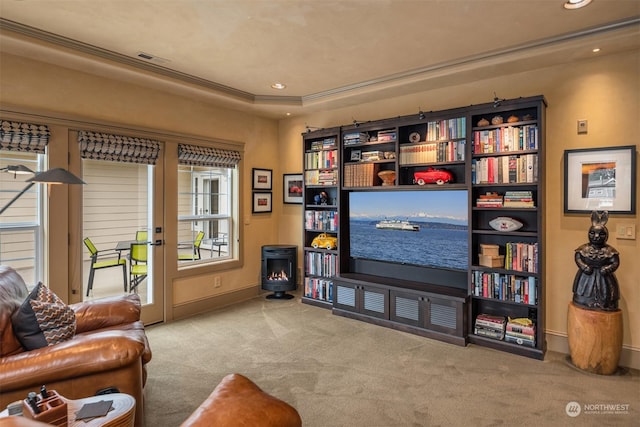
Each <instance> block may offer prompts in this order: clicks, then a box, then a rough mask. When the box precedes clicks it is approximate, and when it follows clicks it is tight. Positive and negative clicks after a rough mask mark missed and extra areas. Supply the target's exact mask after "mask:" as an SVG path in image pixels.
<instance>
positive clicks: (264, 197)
mask: <svg viewBox="0 0 640 427" xmlns="http://www.w3.org/2000/svg"><path fill="white" fill-rule="evenodd" d="M272 195H273V194H272V193H271V192H270V191H268V192H264V191H254V192H253V203H252V208H251V212H253V213H267V212H271V207H272Z"/></svg>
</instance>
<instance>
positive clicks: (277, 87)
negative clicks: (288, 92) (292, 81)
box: [271, 83, 287, 90]
mask: <svg viewBox="0 0 640 427" xmlns="http://www.w3.org/2000/svg"><path fill="white" fill-rule="evenodd" d="M271 87H272V88H274V89H277V90H282V89H284V88H285V87H287V85H285V84H284V83H274V84H272V85H271Z"/></svg>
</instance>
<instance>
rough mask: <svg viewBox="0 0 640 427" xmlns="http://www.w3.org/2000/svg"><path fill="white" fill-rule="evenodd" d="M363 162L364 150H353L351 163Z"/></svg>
mask: <svg viewBox="0 0 640 427" xmlns="http://www.w3.org/2000/svg"><path fill="white" fill-rule="evenodd" d="M360 160H362V150H351V161H352V162H359V161H360Z"/></svg>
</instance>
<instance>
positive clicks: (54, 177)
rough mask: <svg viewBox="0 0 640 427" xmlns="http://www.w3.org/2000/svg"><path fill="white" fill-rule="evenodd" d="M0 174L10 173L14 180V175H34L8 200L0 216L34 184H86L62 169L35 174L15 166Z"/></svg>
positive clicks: (6, 168)
mask: <svg viewBox="0 0 640 427" xmlns="http://www.w3.org/2000/svg"><path fill="white" fill-rule="evenodd" d="M0 172H6V173H12V174H13V176H14V178H15V177H16V175H23V174H24V175H26V174H35V175H34V176H32V177H31V178H29V179H27V180H26V182H28V184H27V186H26V187H24V188H23V189H22V191H20V192H19V193H18V194H16V195H15V197H14V198H13V199H11V200H9V202H8V203H7V204H6V205H5V206H4V207H3V208H2V209H1V210H0V215H2V214H3V213H4V211H6V210H7V209H9V207H10V206H11V205H12V204H13V203H14V202H15V201H16V200H18V199H19V198H20V197H22V195H23V194H24V193H26V192H27V191H29V189H30V188H31V187H33V186H34V185H35V184H36V183H44V184H86V182H84V181H83V180H81V179H80V178H78V177H77V176H75V175H74V174H72V173H71V172H69V171H68V170H66V169H62V168H53V169H49V170H48V171H45V172H40V173H36V172H34V171H32V170H31V169H29V168H28V167H26V166H23V165H16V166H13V165H10V166H7V167H4V168H1V169H0Z"/></svg>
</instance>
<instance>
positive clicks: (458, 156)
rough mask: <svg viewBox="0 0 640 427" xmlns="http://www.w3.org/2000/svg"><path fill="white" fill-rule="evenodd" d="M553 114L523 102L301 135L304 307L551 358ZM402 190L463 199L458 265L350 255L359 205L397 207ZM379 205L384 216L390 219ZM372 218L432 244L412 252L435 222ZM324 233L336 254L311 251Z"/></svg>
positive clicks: (539, 101) (534, 101) (426, 197)
mask: <svg viewBox="0 0 640 427" xmlns="http://www.w3.org/2000/svg"><path fill="white" fill-rule="evenodd" d="M545 106H546V103H545V100H544V98H543V97H542V96H537V97H530V98H519V99H514V100H502V101H501V102H498V103H486V104H481V105H472V106H468V107H461V108H454V109H449V110H443V111H429V112H427V113H422V112H421V113H420V114H415V115H410V116H401V117H396V118H392V119H383V120H377V121H369V122H363V123H353V124H349V125H345V126H342V127H340V128H333V129H322V130H319V131H315V132H310V133H306V134H303V141H304V174H305V188H304V193H305V194H304V215H303V217H304V219H303V221H304V224H303V226H304V246H305V247H304V253H305V257H304V260H305V266H304V275H303V276H304V280H305V292H304V296H303V302H305V303H312V304H316V305H321V306H324V307H331V308H332V309H333V313H334V314H338V315H343V316H347V317H351V318H355V319H359V320H363V321H368V322H371V323H375V324H379V325H382V326H387V327H391V328H395V329H399V330H403V331H406V332H411V333H415V334H419V335H423V336H427V337H430V338H435V339H440V340H443V341H447V342H451V343H455V344H459V345H466V344H467V343H469V342H471V343H474V344H477V345H483V346H488V347H492V348H495V349H498V350H502V351H507V352H512V353H516V354H520V355H524V356H528V357H532V358H539V359H540V358H543V357H544V352H545V339H544V262H543V260H544V256H543V254H544V252H543V250H544V242H543V236H544V222H543V215H542V212H543V201H544V197H543V196H544V182H543V181H544V180H543V177H544V174H543V171H544V165H543V160H544V151H543V148H544V134H545V132H544V130H545V128H544V119H545ZM400 192H402V193H403V194H405V195H407V198H413V199H414V200H420V201H421V202H423V203H426V204H429V205H433V204H434V202H432V201H433V200H437V198H436V197H433V198H432V197H431V195H434V196H435V195H437V194H441V195H444V194H447V195H451V196H452V199H451V200H454V199H453V197H456V199H455V200H457V201H460V200H462V202H461V203H460V204H461V206H462V207H461V208H460V209H459V210H458V212H459V213H461V216H464V217H465V218H466V219H465V221H467V224H466V225H464V226H463V229H462V233H464V235H463V240H465V241H466V243H464V244H462V245H461V247H462V252H463V254H464V253H466V254H467V255H466V256H461V257H458V258H456V260H460V259H462V266H461V267H460V266H457V267H454V268H448V267H446V266H444V265H442V264H438V263H437V261H436V263H435V264H429V263H428V262H423V263H420V264H412V263H410V262H408V263H404V262H397V261H396V260H390V259H387V258H385V257H384V253H385V251H388V250H395V249H393V248H392V247H385V246H384V244H382V243H381V242H380V241H377V240H375V239H372V240H371V243H370V246H371V247H372V248H377V254H376V255H375V256H373V257H371V258H367V257H362V256H360V255H359V253H357V251H356V254H355V255H354V251H353V250H352V249H353V246H356V244H355V243H356V242H354V241H353V238H354V237H353V236H360V235H359V234H356V233H355V232H353V233H352V228H353V230H356V229H357V227H358V226H359V225H358V221H361V220H359V219H358V218H359V217H358V213H357V212H354V211H356V210H357V204H358V203H361V202H362V200H369V199H374V200H375V197H370V198H368V199H367V197H366V196H365V195H366V194H378V195H380V196H382V195H384V196H385V197H387V198H389V199H392V198H393V197H391V196H394V195H397V194H399V193H400ZM438 192H439V193H438ZM442 197H445V196H442ZM380 200H381V201H380V202H379V203H381V205H380V207H381V209H380V211H384V212H385V213H386V212H391V210H389V209H388V208H386V207H383V205H384V204H385V201H386V200H385V199H380ZM388 205H389V204H387V206H388ZM376 206H377V205H376ZM354 218H355V219H354ZM352 221H354V222H353V224H352ZM376 221H377V222H376ZM376 221H369V223H368V224H367V226H369V227H373V228H377V227H378V226H380V225H382V224H381V223H385V224H384V226H385V227H390V228H393V227H401V226H402V227H404V228H403V229H404V230H414V231H415V230H417V229H418V228H420V230H421V231H420V232H421V233H422V235H424V236H425V237H424V239H426V240H420V241H421V242H423V243H421V244H419V245H416V246H410V248H411V249H407V245H404V249H403V250H404V251H407V252H421V251H422V249H423V248H424V247H425V245H427V246H428V245H429V244H430V243H429V242H430V240H429V239H431V238H432V237H429V236H431V234H429V233H431V231H430V230H431V229H433V228H430V227H432V226H427V225H424V224H423V225H420V226H415V225H411V224H405V223H408V222H410V221H398V220H397V219H396V220H394V221H395V222H393V224H392V225H390V226H387V225H386V224H388V223H389V221H387V220H385V221H380V220H376ZM423 227H424V228H423ZM435 228H438V227H435ZM358 230H362V229H361V228H360V229H358ZM358 232H361V231H358ZM404 232H409V233H410V232H411V231H404ZM320 233H327V234H328V235H331V236H335V237H337V238H338V247H337V248H336V249H326V248H324V249H322V247H320V248H313V247H312V241H313V239H314V237H316V236H317V235H318V234H320ZM367 233H369V232H367ZM369 234H370V235H371V236H373V235H374V233H373V232H370V233H369ZM371 236H368V235H365V237H364V238H365V240H367V241H369V240H368V239H369V238H370V237H371ZM405 236H406V237H407V238H408V237H409V236H408V235H405ZM403 240H408V239H403ZM358 241H360V240H358ZM431 242H433V240H431ZM447 242H449V241H448V240H447ZM420 245H422V246H420ZM374 252H375V251H374ZM447 252H451V251H449V250H448V251H447ZM467 252H468V253H467ZM380 254H383V255H382V259H381V256H380ZM478 320H479V321H478ZM532 331H535V332H532Z"/></svg>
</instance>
